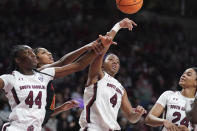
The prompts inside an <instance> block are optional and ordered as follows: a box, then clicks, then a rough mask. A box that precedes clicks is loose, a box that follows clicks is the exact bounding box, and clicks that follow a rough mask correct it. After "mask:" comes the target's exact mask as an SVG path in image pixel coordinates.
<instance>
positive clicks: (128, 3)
mask: <svg viewBox="0 0 197 131" xmlns="http://www.w3.org/2000/svg"><path fill="white" fill-rule="evenodd" d="M142 5H143V0H116V6H117V7H118V9H119V10H120V11H121V12H123V13H125V14H134V13H136V12H138V11H139V10H140V9H141V7H142Z"/></svg>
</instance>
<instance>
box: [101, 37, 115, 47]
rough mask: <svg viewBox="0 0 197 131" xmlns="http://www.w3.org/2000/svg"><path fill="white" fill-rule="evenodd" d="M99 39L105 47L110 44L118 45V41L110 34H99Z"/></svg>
mask: <svg viewBox="0 0 197 131" xmlns="http://www.w3.org/2000/svg"><path fill="white" fill-rule="evenodd" d="M99 39H100V40H101V42H102V44H103V46H104V47H107V46H110V45H112V44H114V45H117V43H116V42H113V41H112V40H113V39H112V37H110V36H108V35H105V36H102V35H99Z"/></svg>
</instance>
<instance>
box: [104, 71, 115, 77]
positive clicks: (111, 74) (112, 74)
mask: <svg viewBox="0 0 197 131" xmlns="http://www.w3.org/2000/svg"><path fill="white" fill-rule="evenodd" d="M105 72H107V71H105ZM107 74H109V75H110V76H112V77H114V76H115V74H114V73H112V72H107Z"/></svg>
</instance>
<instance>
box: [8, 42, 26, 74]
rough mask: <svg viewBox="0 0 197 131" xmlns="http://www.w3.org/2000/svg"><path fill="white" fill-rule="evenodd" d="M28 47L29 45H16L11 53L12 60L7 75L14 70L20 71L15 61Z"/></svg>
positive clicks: (10, 58)
mask: <svg viewBox="0 0 197 131" xmlns="http://www.w3.org/2000/svg"><path fill="white" fill-rule="evenodd" d="M27 47H28V46H27V45H15V46H14V47H13V49H12V51H11V53H10V57H9V60H10V64H9V67H8V69H7V73H11V72H12V71H14V70H19V68H18V66H17V64H16V62H15V59H16V58H17V57H20V56H19V52H20V51H22V50H24V49H26V48H27Z"/></svg>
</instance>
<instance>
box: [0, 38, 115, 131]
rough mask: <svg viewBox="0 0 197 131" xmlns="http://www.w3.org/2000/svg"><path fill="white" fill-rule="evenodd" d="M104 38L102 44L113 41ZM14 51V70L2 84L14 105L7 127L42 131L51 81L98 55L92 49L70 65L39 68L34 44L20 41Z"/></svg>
mask: <svg viewBox="0 0 197 131" xmlns="http://www.w3.org/2000/svg"><path fill="white" fill-rule="evenodd" d="M100 40H101V42H102V44H100V43H98V42H97V41H94V43H96V45H97V46H98V47H101V46H107V45H109V44H111V43H112V40H111V38H110V37H108V36H100ZM99 49H101V48H99ZM100 51H101V50H100ZM11 54H12V55H11V58H12V59H13V60H12V61H11V62H12V64H11V65H12V66H11V67H12V68H11V70H12V71H13V72H12V74H5V75H2V76H0V88H3V89H4V91H5V93H6V96H7V97H8V100H9V104H10V106H11V109H12V112H11V114H10V116H9V120H10V122H9V123H6V124H5V125H4V126H3V128H2V130H3V131H40V130H41V125H42V122H43V119H44V115H45V111H46V110H45V106H46V86H47V84H48V83H49V81H51V80H53V79H54V78H60V77H64V76H66V75H68V74H71V73H73V72H76V71H79V70H82V69H84V68H85V67H86V66H87V65H88V64H89V63H90V62H91V61H92V60H93V59H94V58H95V57H96V56H97V54H96V53H95V52H94V51H93V50H92V51H89V52H87V53H86V54H84V55H83V56H82V57H80V58H79V59H78V60H77V61H75V62H73V63H71V64H69V65H65V66H62V67H55V68H46V69H44V70H42V71H41V72H36V71H35V70H34V69H35V68H36V66H37V59H36V55H35V54H34V52H33V50H32V48H31V47H29V46H26V45H17V46H15V47H14V49H13V51H12V53H11Z"/></svg>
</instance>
